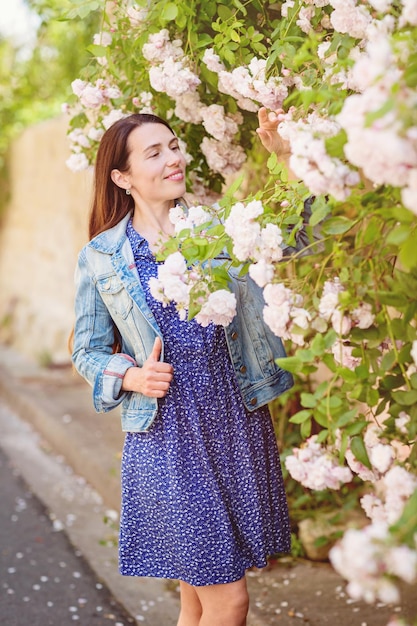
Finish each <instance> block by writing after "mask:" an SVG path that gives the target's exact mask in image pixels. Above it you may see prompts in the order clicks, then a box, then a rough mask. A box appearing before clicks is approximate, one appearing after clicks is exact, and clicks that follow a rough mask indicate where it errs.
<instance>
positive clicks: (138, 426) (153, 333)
mask: <svg viewBox="0 0 417 626" xmlns="http://www.w3.org/2000/svg"><path fill="white" fill-rule="evenodd" d="M129 218H130V215H127V216H126V217H125V218H124V219H123V220H121V221H120V222H119V223H118V224H117V225H116V226H114V227H113V228H111V229H109V230H107V231H105V232H103V233H101V234H99V235H97V236H96V237H95V238H94V239H93V240H92V241H90V243H88V244H87V245H86V246H85V247H84V248H83V249H82V251H81V252H80V255H79V258H78V266H77V269H76V274H75V282H76V297H75V317H76V322H75V329H74V348H73V355H72V359H73V363H74V365H75V368H76V369H77V370H78V372H79V373H80V374H81V376H83V377H84V378H85V379H86V380H87V381H88V382H89V383H90V384H91V386H92V388H93V402H94V407H95V409H96V411H98V412H105V411H109V410H111V409H113V408H114V407H116V406H118V405H119V404H121V405H122V406H121V408H122V411H121V418H122V429H123V431H132V432H140V431H145V430H147V429H149V427H150V426H151V424H152V422H153V420H154V418H155V415H156V412H157V409H158V401H157V399H156V398H149V397H147V396H145V395H143V394H141V393H137V392H126V391H122V380H123V377H124V374H125V372H126V370H127V369H128V368H129V367H132V366H135V365H137V366H139V367H140V366H142V365H143V363H144V362H145V361H146V359H147V357H148V356H149V354H150V353H151V351H152V347H153V344H154V341H155V338H156V337H157V336H159V337H160V338H161V341H162V352H161V359H162V360H163V355H164V349H163V337H162V335H161V332H160V329H159V328H158V325H157V323H156V320H155V318H154V316H153V314H152V312H151V310H150V308H149V306H148V304H147V302H146V299H145V294H144V292H143V290H142V287H141V284H140V280H139V277H138V274H137V270H136V266H135V261H134V257H133V252H132V249H131V246H130V243H129V240H128V238H127V235H126V226H127V222H128V220H129ZM230 286H231V289H232V290H233V292H234V293H235V295H236V300H237V315H236V316H235V318H234V319H233V320H232V322H231V323H230V325H229V326H228V327H226V328H225V333H226V339H227V345H228V349H229V353H230V357H231V360H232V363H233V366H234V370H235V373H236V379H237V382H238V385H239V388H240V391H241V394H242V399H243V402H244V404H245V406H246V407H247V409H248V410H249V411H253V410H255V409H256V408H258V407H260V406H262V405H264V404H267V403H268V402H270V401H271V400H273V399H274V398H276V397H278V396H279V395H281V394H282V393H283V392H284V391H286V390H287V389H289V388H290V387H291V386H292V385H293V379H292V376H291V374H290V373H289V372H287V371H285V370H282V369H281V368H279V367H278V366H277V365H276V364H275V359H276V358H278V357H283V356H285V350H284V347H283V344H282V341H281V339H279V338H278V337H276V336H275V335H274V334H273V333H272V332H271V331H270V329H269V328H268V327H267V326H266V324H265V323H264V321H263V315H262V310H263V307H264V300H263V296H262V290H261V289H260V288H259V287H258V286H257V285H256V284H255V283H254V282H253V281H252V280H251V279H250V278H249V277H248V276H245V277H243V278H240V277H238V274H237V272H236V273H235V274H231V285H230ZM113 321H114V323H115V324H116V326H117V328H118V330H119V333H120V336H121V338H122V348H121V352H120V353H116V354H113V352H112V345H113V341H114V325H113Z"/></svg>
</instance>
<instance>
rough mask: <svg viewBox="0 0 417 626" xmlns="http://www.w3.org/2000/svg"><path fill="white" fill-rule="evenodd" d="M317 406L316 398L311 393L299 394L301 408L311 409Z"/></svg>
mask: <svg viewBox="0 0 417 626" xmlns="http://www.w3.org/2000/svg"><path fill="white" fill-rule="evenodd" d="M316 404H317V398H316V397H315V396H314V395H313V394H312V393H305V392H302V393H301V406H304V407H306V408H310V409H313V408H314V407H315V406H316Z"/></svg>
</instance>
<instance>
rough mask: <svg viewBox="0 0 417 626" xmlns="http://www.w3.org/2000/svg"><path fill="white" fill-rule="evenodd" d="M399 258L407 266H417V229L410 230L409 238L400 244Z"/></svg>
mask: <svg viewBox="0 0 417 626" xmlns="http://www.w3.org/2000/svg"><path fill="white" fill-rule="evenodd" d="M399 258H400V261H401V263H402V264H403V265H404V266H405V267H407V268H410V269H411V268H412V267H417V229H414V231H411V233H410V232H409V235H408V239H406V240H405V241H404V243H402V245H401V246H400V253H399Z"/></svg>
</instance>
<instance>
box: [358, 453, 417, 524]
mask: <svg viewBox="0 0 417 626" xmlns="http://www.w3.org/2000/svg"><path fill="white" fill-rule="evenodd" d="M416 489H417V478H416V476H414V475H413V474H410V472H408V471H407V470H406V469H405V468H404V467H401V466H400V465H393V466H392V467H391V468H390V469H389V470H388V471H387V472H386V473H385V474H384V475H383V476H381V478H380V479H379V480H378V481H377V482H376V483H375V484H374V493H367V494H365V495H364V496H362V498H361V506H362V508H363V510H364V511H365V513H366V515H367V516H368V517H369V519H370V520H371V521H372V523H378V524H385V525H386V526H390V525H391V524H394V523H395V522H397V521H398V520H399V518H400V517H401V514H402V512H403V510H404V506H405V504H406V503H407V501H408V500H409V498H410V497H411V495H412V494H413V493H414V491H415V490H416Z"/></svg>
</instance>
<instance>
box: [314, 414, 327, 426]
mask: <svg viewBox="0 0 417 626" xmlns="http://www.w3.org/2000/svg"><path fill="white" fill-rule="evenodd" d="M313 417H314V420H315V421H316V422H317V424H320V426H322V427H323V428H327V427H328V426H329V418H328V417H327V415H325V414H324V413H320V412H319V411H316V412H315V413H314V415H313Z"/></svg>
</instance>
